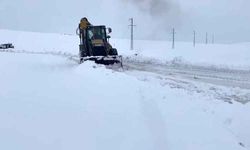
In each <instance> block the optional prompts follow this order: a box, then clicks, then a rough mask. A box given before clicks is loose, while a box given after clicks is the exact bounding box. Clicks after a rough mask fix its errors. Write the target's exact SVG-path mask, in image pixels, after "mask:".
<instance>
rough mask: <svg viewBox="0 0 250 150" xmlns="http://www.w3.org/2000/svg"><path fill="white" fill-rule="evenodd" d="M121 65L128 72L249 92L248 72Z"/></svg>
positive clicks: (144, 64) (159, 65)
mask: <svg viewBox="0 0 250 150" xmlns="http://www.w3.org/2000/svg"><path fill="white" fill-rule="evenodd" d="M123 64H124V67H125V69H128V70H140V71H146V72H152V73H157V74H161V75H165V76H170V77H174V78H176V79H188V80H191V81H197V82H205V83H210V84H215V85H221V86H229V87H239V88H242V89H247V90H250V71H244V70H224V69H222V70H220V69H215V68H208V67H202V66H185V65H161V64H157V65H156V64H150V63H136V62H129V61H128V62H126V60H125V61H124V63H123Z"/></svg>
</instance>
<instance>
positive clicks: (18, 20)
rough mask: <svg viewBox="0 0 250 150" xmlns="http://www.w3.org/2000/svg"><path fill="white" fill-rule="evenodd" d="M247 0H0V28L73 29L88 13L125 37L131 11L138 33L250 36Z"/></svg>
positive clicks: (221, 38) (183, 36)
mask: <svg viewBox="0 0 250 150" xmlns="http://www.w3.org/2000/svg"><path fill="white" fill-rule="evenodd" d="M249 6H250V1H249V0H90V1H87V0H0V18H1V19H0V28H4V29H15V30H27V31H37V32H57V33H72V34H74V32H75V29H76V27H77V24H78V21H79V19H80V18H81V17H83V16H87V17H88V18H89V20H90V21H91V22H92V23H93V24H106V25H108V26H110V27H112V28H113V36H114V37H117V38H127V37H129V28H128V24H129V21H128V18H130V17H134V19H135V24H136V25H137V26H136V29H135V32H136V33H135V35H136V38H137V39H167V40H169V39H170V32H171V28H172V27H175V28H176V32H177V39H178V40H184V41H188V40H192V32H193V30H196V31H197V36H198V37H197V39H198V40H199V41H202V40H204V36H205V32H208V33H209V35H210V36H211V35H212V34H214V35H215V40H216V41H218V42H245V41H250V9H249Z"/></svg>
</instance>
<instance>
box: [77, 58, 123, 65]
mask: <svg viewBox="0 0 250 150" xmlns="http://www.w3.org/2000/svg"><path fill="white" fill-rule="evenodd" d="M88 60H89V61H94V62H95V63H96V64H103V65H113V64H120V65H121V67H122V56H92V57H82V58H80V63H83V62H84V61H88Z"/></svg>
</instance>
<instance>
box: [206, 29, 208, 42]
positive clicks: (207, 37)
mask: <svg viewBox="0 0 250 150" xmlns="http://www.w3.org/2000/svg"><path fill="white" fill-rule="evenodd" d="M206 44H208V34H207V32H206Z"/></svg>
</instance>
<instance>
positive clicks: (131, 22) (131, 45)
mask: <svg viewBox="0 0 250 150" xmlns="http://www.w3.org/2000/svg"><path fill="white" fill-rule="evenodd" d="M129 20H130V25H129V26H130V27H131V37H130V49H131V50H133V49H134V26H135V25H134V19H133V18H129Z"/></svg>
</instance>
